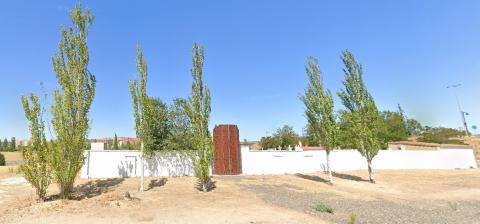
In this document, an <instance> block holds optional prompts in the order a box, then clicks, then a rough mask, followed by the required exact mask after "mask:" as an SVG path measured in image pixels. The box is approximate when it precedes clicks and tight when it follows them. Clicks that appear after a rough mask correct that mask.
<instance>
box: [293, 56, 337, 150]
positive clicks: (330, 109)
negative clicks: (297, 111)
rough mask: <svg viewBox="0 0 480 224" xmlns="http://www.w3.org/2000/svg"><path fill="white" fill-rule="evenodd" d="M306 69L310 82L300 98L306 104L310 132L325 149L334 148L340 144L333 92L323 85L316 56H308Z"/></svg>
mask: <svg viewBox="0 0 480 224" xmlns="http://www.w3.org/2000/svg"><path fill="white" fill-rule="evenodd" d="M305 70H306V73H307V77H308V80H309V83H308V87H307V89H306V90H305V95H303V96H301V97H300V99H301V100H302V102H303V103H304V104H305V116H306V117H307V121H308V126H307V130H308V133H309V134H310V135H312V137H311V138H312V139H318V140H319V141H320V144H321V145H322V146H323V147H324V148H325V149H327V150H331V149H334V148H335V147H337V145H338V144H337V141H338V139H337V138H338V127H337V121H336V115H335V112H334V105H333V97H332V94H331V92H330V91H329V90H326V89H325V88H324V86H323V81H322V77H321V72H320V68H319V65H318V60H317V59H316V58H313V57H309V58H308V65H307V66H305Z"/></svg>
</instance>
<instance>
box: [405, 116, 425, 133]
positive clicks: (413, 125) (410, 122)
mask: <svg viewBox="0 0 480 224" xmlns="http://www.w3.org/2000/svg"><path fill="white" fill-rule="evenodd" d="M423 131H424V128H423V126H422V124H420V122H418V121H417V120H415V119H407V133H408V135H409V136H416V135H421V134H422V133H423Z"/></svg>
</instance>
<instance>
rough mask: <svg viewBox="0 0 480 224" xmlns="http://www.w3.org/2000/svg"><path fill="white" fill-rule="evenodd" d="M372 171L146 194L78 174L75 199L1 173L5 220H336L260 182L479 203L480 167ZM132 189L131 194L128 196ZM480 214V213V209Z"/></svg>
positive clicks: (180, 181) (130, 183)
mask: <svg viewBox="0 0 480 224" xmlns="http://www.w3.org/2000/svg"><path fill="white" fill-rule="evenodd" d="M366 177H367V173H366V172H365V171H363V172H360V171H359V172H347V173H341V174H336V175H335V185H334V186H331V185H328V184H326V183H325V174H323V173H317V174H308V175H306V174H297V175H280V176H218V177H215V178H214V180H215V181H216V188H215V189H214V190H212V191H211V192H209V193H202V192H199V191H198V190H197V189H195V188H194V186H195V183H196V180H195V178H192V177H181V178H168V179H148V180H147V183H148V182H151V181H152V180H156V184H154V186H152V188H151V189H150V190H148V191H145V192H143V193H141V192H138V191H137V190H136V189H137V187H138V179H137V178H132V179H103V180H79V181H78V183H79V184H78V186H77V189H78V192H77V193H76V194H75V198H76V200H67V201H62V200H51V201H47V202H44V203H36V202H35V197H34V190H33V189H32V188H31V187H30V186H29V185H28V184H25V183H21V182H20V181H19V179H18V177H15V176H14V177H11V176H10V177H7V178H3V180H5V179H7V180H8V181H7V182H9V184H4V182H5V181H3V182H2V181H0V223H40V224H42V223H52V224H56V223H70V224H76V223H93V224H96V223H328V222H329V221H330V222H334V223H337V221H336V219H329V218H324V216H322V215H320V216H319V215H318V214H314V211H306V210H305V209H304V210H302V209H297V208H296V207H289V206H282V205H281V204H280V205H279V204H277V203H274V202H272V201H271V200H269V199H268V197H264V196H262V195H261V194H259V193H258V192H255V190H252V189H255V187H256V186H261V187H265V186H268V187H269V188H272V189H288V190H289V191H291V192H297V193H301V194H302V195H304V196H305V195H315V194H326V193H328V196H329V198H330V199H332V198H333V199H335V198H338V199H339V200H340V199H341V200H342V201H347V202H348V201H352V202H355V203H359V202H362V201H379V200H381V201H384V202H386V203H387V202H392V203H393V202H395V203H407V204H408V203H421V204H422V205H425V206H426V207H428V205H429V204H433V203H437V200H443V201H448V202H450V201H451V202H454V203H457V202H474V203H476V204H479V203H480V170H479V169H472V170H448V171H381V172H377V180H378V183H377V184H370V183H368V182H367V181H366V179H365V178H366ZM12 178H17V179H12ZM0 179H2V178H1V177H0ZM126 191H128V192H130V194H131V196H132V197H133V199H131V200H126V199H125V198H124V194H125V192H126ZM57 192H58V191H57V189H56V187H55V186H52V187H51V189H49V194H50V195H54V194H55V193H57ZM262 193H265V192H262ZM270 196H271V195H270ZM271 198H272V197H270V199H271ZM273 199H275V197H273ZM346 199H348V200H346ZM289 200H292V201H295V200H296V199H295V197H294V198H291V199H289ZM298 200H300V199H298ZM381 201H380V202H381ZM294 205H295V206H297V205H298V206H299V207H301V206H303V207H306V208H309V207H310V206H312V205H311V204H305V205H303V204H294ZM380 205H381V204H380ZM442 206H444V207H445V208H447V207H448V206H449V205H447V204H446V203H445V204H444V205H442ZM386 209H388V208H386ZM372 212H373V211H372ZM387 212H388V211H387ZM336 215H337V214H336ZM345 215H347V214H345ZM478 215H479V220H480V211H479V214H478ZM325 220H326V221H325ZM341 220H343V219H341ZM341 223H344V222H341ZM360 223H361V222H360Z"/></svg>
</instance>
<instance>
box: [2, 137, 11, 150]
mask: <svg viewBox="0 0 480 224" xmlns="http://www.w3.org/2000/svg"><path fill="white" fill-rule="evenodd" d="M9 148H10V144H8V140H7V138H5V139H3V149H4V151H10V149H9Z"/></svg>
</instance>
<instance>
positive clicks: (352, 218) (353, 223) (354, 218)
mask: <svg viewBox="0 0 480 224" xmlns="http://www.w3.org/2000/svg"><path fill="white" fill-rule="evenodd" d="M356 223H357V215H355V214H354V213H352V214H351V215H350V220H349V221H348V224H356Z"/></svg>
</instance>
